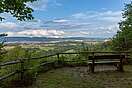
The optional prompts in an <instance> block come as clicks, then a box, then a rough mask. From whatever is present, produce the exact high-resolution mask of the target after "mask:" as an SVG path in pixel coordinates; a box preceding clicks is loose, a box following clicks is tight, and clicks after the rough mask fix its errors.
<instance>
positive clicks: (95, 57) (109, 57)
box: [89, 55, 125, 60]
mask: <svg viewBox="0 0 132 88" xmlns="http://www.w3.org/2000/svg"><path fill="white" fill-rule="evenodd" d="M121 58H125V55H95V56H89V60H92V59H95V60H99V59H119V60H120V59H121Z"/></svg>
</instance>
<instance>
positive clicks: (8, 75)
mask: <svg viewBox="0 0 132 88" xmlns="http://www.w3.org/2000/svg"><path fill="white" fill-rule="evenodd" d="M17 73H18V71H15V72H12V73H9V74H7V75H5V76H3V77H0V81H2V80H4V79H7V78H9V77H11V76H13V75H15V74H17Z"/></svg>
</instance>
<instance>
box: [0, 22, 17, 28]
mask: <svg viewBox="0 0 132 88" xmlns="http://www.w3.org/2000/svg"><path fill="white" fill-rule="evenodd" d="M16 27H17V24H16V23H12V22H4V23H0V29H15V28H16Z"/></svg>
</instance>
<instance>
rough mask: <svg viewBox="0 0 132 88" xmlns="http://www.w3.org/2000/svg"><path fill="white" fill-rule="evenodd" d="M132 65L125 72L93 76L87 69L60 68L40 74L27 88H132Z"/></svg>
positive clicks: (108, 72)
mask: <svg viewBox="0 0 132 88" xmlns="http://www.w3.org/2000/svg"><path fill="white" fill-rule="evenodd" d="M131 67H132V65H127V66H125V72H123V73H121V72H117V71H102V72H96V73H94V74H92V73H89V72H88V68H87V67H72V68H68V67H65V68H60V69H55V70H51V71H49V72H46V73H42V74H40V75H39V76H38V78H37V80H36V83H34V85H33V86H31V87H28V88H132V68H131Z"/></svg>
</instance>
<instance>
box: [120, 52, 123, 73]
mask: <svg viewBox="0 0 132 88" xmlns="http://www.w3.org/2000/svg"><path fill="white" fill-rule="evenodd" d="M123 58H124V57H123V56H122V54H120V65H119V66H120V69H119V70H120V71H121V72H123V71H124V70H123Z"/></svg>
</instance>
